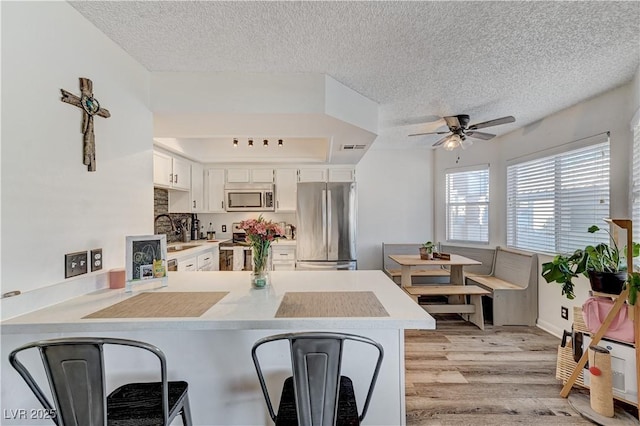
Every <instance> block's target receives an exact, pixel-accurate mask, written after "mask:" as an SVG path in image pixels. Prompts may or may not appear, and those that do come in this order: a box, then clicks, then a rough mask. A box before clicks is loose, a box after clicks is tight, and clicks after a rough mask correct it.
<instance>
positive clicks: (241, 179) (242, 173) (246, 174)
mask: <svg viewBox="0 0 640 426" xmlns="http://www.w3.org/2000/svg"><path fill="white" fill-rule="evenodd" d="M227 183H273V169H227Z"/></svg>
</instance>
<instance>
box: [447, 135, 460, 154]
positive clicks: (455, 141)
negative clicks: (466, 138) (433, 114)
mask: <svg viewBox="0 0 640 426" xmlns="http://www.w3.org/2000/svg"><path fill="white" fill-rule="evenodd" d="M461 143H462V139H461V138H460V136H458V135H456V134H453V135H451V136H449V139H447V141H446V142H445V143H444V146H443V148H444V149H445V150H447V151H453V150H454V149H456V148H457V147H459V146H460V144H461Z"/></svg>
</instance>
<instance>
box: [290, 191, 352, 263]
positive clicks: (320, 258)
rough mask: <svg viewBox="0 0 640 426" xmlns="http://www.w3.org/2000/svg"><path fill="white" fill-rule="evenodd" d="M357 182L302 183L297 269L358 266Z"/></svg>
mask: <svg viewBox="0 0 640 426" xmlns="http://www.w3.org/2000/svg"><path fill="white" fill-rule="evenodd" d="M356 201H357V200H356V184H355V183H350V182H330V183H321V182H311V183H299V184H298V210H297V212H296V216H297V228H296V239H297V248H296V259H297V261H296V269H302V270H305V269H306V270H309V269H313V270H318V269H339V270H349V269H356V214H357V212H356Z"/></svg>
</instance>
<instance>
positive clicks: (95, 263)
mask: <svg viewBox="0 0 640 426" xmlns="http://www.w3.org/2000/svg"><path fill="white" fill-rule="evenodd" d="M102 263H103V261H102V249H101V248H99V249H93V250H91V272H95V271H99V270H100V269H102Z"/></svg>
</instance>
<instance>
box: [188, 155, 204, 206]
mask: <svg viewBox="0 0 640 426" xmlns="http://www.w3.org/2000/svg"><path fill="white" fill-rule="evenodd" d="M191 211H192V212H193V213H201V212H205V211H206V207H205V205H204V167H203V166H202V164H198V163H192V164H191Z"/></svg>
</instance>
